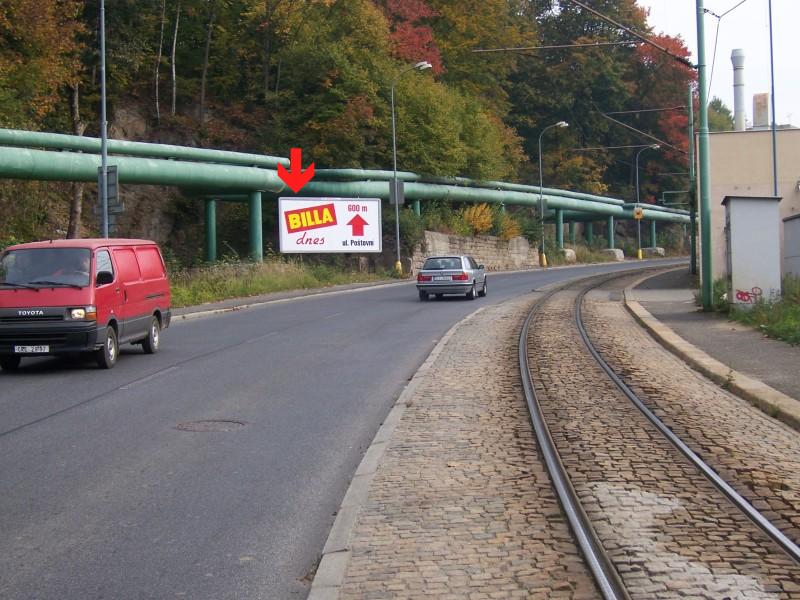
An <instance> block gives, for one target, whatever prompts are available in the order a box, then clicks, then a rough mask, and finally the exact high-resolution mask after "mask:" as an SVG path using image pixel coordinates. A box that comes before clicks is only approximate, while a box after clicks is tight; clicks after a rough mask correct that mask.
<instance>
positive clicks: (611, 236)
mask: <svg viewBox="0 0 800 600" xmlns="http://www.w3.org/2000/svg"><path fill="white" fill-rule="evenodd" d="M606 237H607V238H608V248H609V250H613V249H614V247H615V246H614V215H609V216H608V235H607V236H606Z"/></svg>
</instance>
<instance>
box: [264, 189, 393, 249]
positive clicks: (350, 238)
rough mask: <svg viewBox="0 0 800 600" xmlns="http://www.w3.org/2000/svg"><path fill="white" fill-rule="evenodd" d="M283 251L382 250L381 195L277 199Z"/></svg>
mask: <svg viewBox="0 0 800 600" xmlns="http://www.w3.org/2000/svg"><path fill="white" fill-rule="evenodd" d="M278 213H279V214H278V221H279V226H280V247H281V252H282V253H284V254H296V253H359V254H360V253H364V252H381V251H382V250H383V247H382V238H383V235H382V234H383V232H382V229H381V200H380V198H278Z"/></svg>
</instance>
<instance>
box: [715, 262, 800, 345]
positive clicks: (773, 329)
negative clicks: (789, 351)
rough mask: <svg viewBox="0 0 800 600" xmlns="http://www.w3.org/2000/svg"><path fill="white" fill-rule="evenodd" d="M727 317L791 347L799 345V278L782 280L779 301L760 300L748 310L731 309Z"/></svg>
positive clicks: (788, 277) (792, 277) (789, 276)
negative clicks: (781, 295) (781, 294)
mask: <svg viewBox="0 0 800 600" xmlns="http://www.w3.org/2000/svg"><path fill="white" fill-rule="evenodd" d="M729 315H730V317H731V318H732V319H734V320H735V321H738V322H740V323H744V324H745V325H751V326H753V327H756V328H758V329H759V330H760V331H761V332H763V333H764V334H766V335H767V336H769V337H771V338H775V339H778V340H783V341H784V342H788V343H790V344H792V345H796V344H800V277H794V276H791V275H787V276H786V277H785V278H784V280H783V297H781V298H780V299H778V300H774V301H766V300H760V301H758V302H757V303H756V304H754V305H753V306H752V307H751V308H749V309H740V308H735V307H732V308H731V310H730V313H729Z"/></svg>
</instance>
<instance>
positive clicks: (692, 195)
mask: <svg viewBox="0 0 800 600" xmlns="http://www.w3.org/2000/svg"><path fill="white" fill-rule="evenodd" d="M687 102H688V104H687V108H686V110H687V111H688V113H687V114H688V115H689V220H690V223H689V235H690V240H689V244H690V248H691V253H690V256H691V260H690V264H691V274H692V275H697V178H696V177H695V173H694V161H695V156H694V97H693V96H692V85H691V84H689V93H688V96H687Z"/></svg>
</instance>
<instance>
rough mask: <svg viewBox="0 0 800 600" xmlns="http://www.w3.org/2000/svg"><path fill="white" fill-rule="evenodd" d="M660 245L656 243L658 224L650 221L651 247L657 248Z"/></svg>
mask: <svg viewBox="0 0 800 600" xmlns="http://www.w3.org/2000/svg"><path fill="white" fill-rule="evenodd" d="M657 246H658V244H657V243H656V222H655V221H650V247H651V248H655V247H657Z"/></svg>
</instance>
